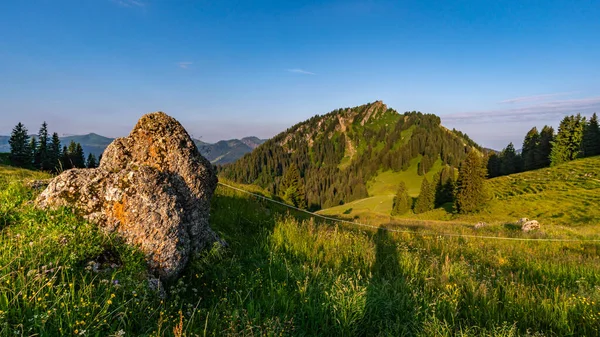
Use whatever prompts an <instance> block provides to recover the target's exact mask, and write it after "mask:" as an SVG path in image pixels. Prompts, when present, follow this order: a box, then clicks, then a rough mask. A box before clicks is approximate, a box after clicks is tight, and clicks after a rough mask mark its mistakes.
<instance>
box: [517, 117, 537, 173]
mask: <svg viewBox="0 0 600 337" xmlns="http://www.w3.org/2000/svg"><path fill="white" fill-rule="evenodd" d="M521 156H522V158H523V170H525V171H531V170H535V169H536V168H538V167H537V165H538V161H539V158H540V134H539V132H538V130H537V128H536V127H533V128H532V129H531V130H529V132H527V135H526V136H525V139H524V140H523V150H522V152H521Z"/></svg>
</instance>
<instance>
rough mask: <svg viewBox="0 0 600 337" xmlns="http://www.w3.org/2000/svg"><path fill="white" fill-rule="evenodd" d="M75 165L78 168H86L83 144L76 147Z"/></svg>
mask: <svg viewBox="0 0 600 337" xmlns="http://www.w3.org/2000/svg"><path fill="white" fill-rule="evenodd" d="M73 164H74V165H75V167H76V168H85V153H84V152H83V148H82V147H81V144H79V143H77V145H75V153H73Z"/></svg>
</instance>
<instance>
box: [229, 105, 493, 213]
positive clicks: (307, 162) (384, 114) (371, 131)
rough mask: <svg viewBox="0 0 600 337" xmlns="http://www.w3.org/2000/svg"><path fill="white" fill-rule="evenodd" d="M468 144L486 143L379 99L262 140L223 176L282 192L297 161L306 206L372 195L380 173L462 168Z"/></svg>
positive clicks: (314, 119)
mask: <svg viewBox="0 0 600 337" xmlns="http://www.w3.org/2000/svg"><path fill="white" fill-rule="evenodd" d="M470 148H475V149H477V150H478V151H480V152H481V151H482V148H481V147H480V146H479V145H477V144H476V143H475V142H474V141H472V140H471V139H470V138H468V136H466V135H465V134H463V133H461V132H460V131H457V130H449V129H447V128H445V127H443V126H442V125H441V124H440V118H439V117H438V116H435V115H432V114H423V113H421V112H416V111H413V112H406V113H404V114H399V113H398V112H397V111H395V110H393V109H390V108H388V107H387V106H386V105H385V104H383V102H381V101H377V102H374V103H369V104H365V105H361V106H358V107H354V108H344V109H337V110H334V111H332V112H330V113H328V114H326V115H323V116H320V115H316V116H314V117H312V118H310V119H309V120H307V121H304V122H302V123H298V124H296V125H294V126H292V127H291V128H289V129H287V130H286V131H284V132H282V133H280V134H278V135H277V136H275V137H274V138H272V139H270V140H268V141H266V142H265V143H264V144H262V145H260V146H258V147H257V148H256V149H255V150H254V151H252V152H251V153H249V154H246V155H244V156H243V157H242V158H240V159H239V160H238V161H236V162H235V163H233V164H230V165H226V166H224V167H223V168H222V169H221V172H220V174H221V175H222V176H223V177H224V178H226V179H229V180H232V181H235V182H238V183H244V184H256V185H258V186H260V187H262V188H264V189H266V190H267V191H269V192H270V193H273V194H276V195H280V196H284V195H285V194H286V193H288V192H289V191H288V189H289V186H284V179H283V177H284V175H285V173H286V171H287V170H288V169H289V168H291V167H292V166H295V167H296V168H297V169H298V171H299V173H300V176H301V182H302V184H303V187H304V190H305V193H306V196H305V197H306V201H307V202H308V205H309V209H312V210H316V209H320V208H326V207H331V206H335V205H341V204H344V203H347V202H350V201H352V200H357V199H362V198H366V197H368V196H369V192H368V188H367V182H368V181H369V180H370V179H371V178H373V177H374V176H376V175H377V174H378V173H380V172H383V171H388V170H391V171H393V172H401V171H406V170H408V169H409V168H411V166H412V165H416V167H415V172H416V173H417V174H418V175H424V174H427V173H428V172H429V171H430V170H431V169H432V168H434V166H435V168H441V167H443V165H449V166H452V167H458V165H459V163H460V162H461V161H462V160H463V159H464V157H465V156H466V153H468V151H469V149H470Z"/></svg>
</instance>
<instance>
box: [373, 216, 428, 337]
mask: <svg viewBox="0 0 600 337" xmlns="http://www.w3.org/2000/svg"><path fill="white" fill-rule="evenodd" d="M373 240H374V242H375V246H376V248H375V249H376V250H375V263H374V264H373V267H372V269H371V274H372V276H371V280H370V283H369V286H368V288H367V300H366V306H365V316H364V319H363V322H362V323H363V324H362V325H363V327H365V329H366V330H365V331H364V333H365V334H367V335H393V336H404V335H411V334H414V333H415V332H416V330H417V329H418V327H419V326H420V325H421V323H420V322H419V321H418V317H419V315H417V309H416V308H417V307H418V305H417V303H416V302H415V298H414V297H413V296H412V290H411V287H410V285H409V284H408V283H407V281H406V280H407V274H406V272H405V271H404V270H402V268H401V263H400V260H399V252H398V249H397V246H396V242H395V240H394V238H393V237H392V235H391V234H390V233H389V232H388V231H387V230H385V228H383V227H382V228H380V229H379V230H378V231H377V233H376V234H374V235H373Z"/></svg>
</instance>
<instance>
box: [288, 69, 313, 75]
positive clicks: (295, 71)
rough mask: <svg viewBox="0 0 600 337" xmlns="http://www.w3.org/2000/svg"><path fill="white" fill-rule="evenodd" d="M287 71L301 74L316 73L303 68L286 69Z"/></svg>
mask: <svg viewBox="0 0 600 337" xmlns="http://www.w3.org/2000/svg"><path fill="white" fill-rule="evenodd" d="M287 71H288V72H290V73H294V74H302V75H316V74H315V73H313V72H310V71H306V70H304V69H287Z"/></svg>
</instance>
